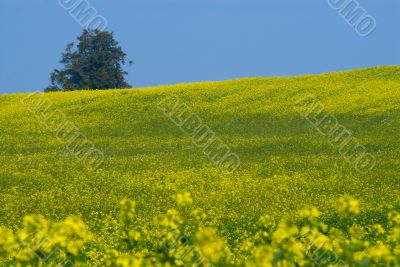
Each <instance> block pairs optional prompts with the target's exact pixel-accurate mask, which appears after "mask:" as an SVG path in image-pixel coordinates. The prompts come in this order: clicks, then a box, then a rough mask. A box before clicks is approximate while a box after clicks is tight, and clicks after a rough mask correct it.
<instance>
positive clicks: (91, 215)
mask: <svg viewBox="0 0 400 267" xmlns="http://www.w3.org/2000/svg"><path fill="white" fill-rule="evenodd" d="M309 96H314V100H313V101H314V103H320V104H321V105H322V107H323V110H322V112H323V113H324V114H330V115H332V116H333V117H335V118H336V119H337V121H338V123H339V124H340V125H342V126H343V127H345V129H347V130H349V131H350V132H351V134H352V136H353V137H355V138H356V139H357V140H358V141H359V144H360V145H362V146H363V147H365V149H366V151H367V152H368V153H369V154H370V155H372V156H373V157H374V158H375V159H376V164H375V166H373V168H372V169H371V170H370V171H368V172H366V173H362V172H360V171H359V170H357V169H356V168H355V167H354V165H352V164H350V163H349V161H348V160H346V158H345V157H344V156H343V155H342V154H341V153H340V151H338V149H337V148H335V147H334V146H332V145H331V144H330V140H329V138H328V137H327V136H326V135H322V134H321V133H319V132H318V129H316V128H315V127H313V126H312V124H311V123H310V122H309V121H308V120H307V118H306V117H304V116H303V115H304V114H303V115H302V114H301V113H299V109H298V106H299V103H303V102H302V100H304V97H309ZM166 97H169V98H167V100H166ZM171 97H173V98H171ZM44 99H45V101H47V102H43V103H47V105H48V108H49V109H48V110H47V112H49V111H53V112H57V114H64V115H65V118H64V119H65V121H67V122H69V123H70V124H71V125H75V126H76V128H74V130H73V131H74V132H75V133H81V134H82V135H81V137H80V138H83V136H85V138H86V139H85V141H88V142H90V144H93V147H95V148H96V149H98V151H100V152H101V153H102V155H104V162H103V163H102V164H101V166H100V168H99V169H98V170H97V171H95V170H93V169H91V168H88V166H87V164H86V165H85V163H84V161H83V160H82V158H81V157H80V156H79V155H78V156H77V155H75V154H74V152H73V150H71V148H68V147H66V142H65V140H66V139H63V138H62V136H63V134H64V135H65V136H66V135H68V134H67V132H68V130H67V129H66V128H65V129H62V130H61V131H59V132H58V134H59V136H58V137H57V132H55V131H51V130H49V129H50V128H52V127H53V128H52V129H53V130H54V129H55V128H57V127H56V126H57V124H56V121H54V120H53V119H51V118H50V119H48V118H47V119H46V117H45V118H42V117H41V116H43V114H44V111H45V109H44V106H42V107H41V108H38V109H36V110H35V108H34V107H35V106H34V104H32V103H38V102H35V101H34V100H38V101H43V100H44ZM171 99H178V100H177V101H179V103H180V104H182V105H187V108H186V109H185V112H186V114H190V115H193V114H196V115H197V116H198V118H200V119H201V121H202V124H203V125H205V126H207V127H209V129H211V130H212V131H213V132H214V133H215V136H216V137H218V138H219V140H221V142H223V144H225V145H226V146H227V147H228V148H229V149H230V152H231V153H232V154H234V155H237V157H238V159H240V163H239V164H238V168H237V169H235V170H234V171H233V172H232V173H227V172H223V171H221V169H220V168H218V167H216V166H215V164H213V162H212V161H211V160H210V157H209V156H207V155H204V153H203V150H202V148H201V147H199V146H196V145H195V144H194V143H193V138H192V137H193V136H192V135H190V134H187V133H184V132H183V131H182V129H181V127H179V126H177V125H176V124H175V123H174V122H173V121H172V120H171V119H170V118H168V116H166V114H164V113H165V112H164V113H163V111H162V110H163V108H162V106H163V104H165V103H166V102H165V101H170V100H171ZM299 101H300V102H299ZM160 103H161V104H160ZM304 103H305V105H308V104H307V103H308V102H307V103H306V102H304ZM160 106H161V108H160ZM36 107H37V106H36ZM296 107H297V108H296ZM399 107H400V67H377V68H370V69H362V70H355V71H348V72H340V73H329V74H323V75H308V76H298V77H283V78H250V79H238V80H232V81H223V82H205V83H193V84H181V85H173V86H161V87H155V88H144V89H129V90H109V91H81V92H67V93H49V94H44V95H43V94H39V95H34V96H29V95H28V94H14V95H2V96H0V139H1V142H0V162H1V168H0V222H1V223H2V224H4V225H6V226H9V227H14V228H16V227H18V226H19V225H20V223H21V220H22V217H23V216H24V215H27V214H32V213H40V214H43V215H44V216H45V217H47V218H50V219H54V220H60V219H63V218H65V217H66V216H67V215H69V214H77V215H80V216H82V217H83V218H84V219H85V220H86V221H87V222H88V223H89V224H91V223H94V222H95V221H96V219H97V218H101V217H102V216H105V214H111V215H113V214H116V212H118V203H119V201H120V200H121V199H122V198H124V197H128V198H132V199H135V200H136V201H137V210H138V212H139V218H140V219H142V220H147V219H149V218H152V217H153V216H155V215H157V214H158V213H159V212H160V211H165V210H166V207H170V206H172V205H173V202H174V200H173V198H172V195H174V194H176V193H179V192H190V193H191V194H192V196H193V199H194V202H195V203H196V206H197V207H199V208H201V209H203V210H205V211H207V214H208V216H209V217H210V218H213V220H214V221H215V222H217V224H218V225H219V227H220V229H226V230H228V229H235V228H237V229H241V228H243V227H245V225H247V224H249V223H251V222H254V221H256V220H257V219H258V218H259V217H260V215H261V214H265V213H268V214H271V215H274V216H277V217H279V216H282V215H285V214H291V213H294V211H295V210H297V209H298V208H300V207H303V206H304V205H314V206H317V207H318V208H320V209H321V210H322V211H324V212H325V213H324V214H325V216H327V217H329V214H330V211H331V210H332V209H333V207H334V206H335V205H336V204H337V199H338V198H339V197H340V196H342V195H344V194H349V195H352V196H354V197H356V198H358V199H359V200H360V201H361V205H362V207H363V211H364V213H363V214H362V216H368V217H369V218H370V219H373V220H379V219H380V218H381V217H382V216H383V215H384V214H386V211H387V210H388V209H391V208H393V205H394V203H399V202H398V198H399V195H398V192H399V189H400V183H399V166H400V165H399V163H400V160H399V158H400V135H399V134H398V129H400V108H399ZM164 111H165V109H164ZM168 112H170V113H168ZM171 112H172V111H171V110H170V111H167V113H168V114H171ZM168 114H167V115H168ZM60 116H62V115H60ZM60 118H61V117H60ZM46 120H47V121H46ZM49 124H50V126H49ZM81 140H83V139H81ZM73 145H74V144H71V143H68V144H67V146H73ZM86 163H87V162H86Z"/></svg>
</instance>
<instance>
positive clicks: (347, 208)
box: [339, 196, 360, 215]
mask: <svg viewBox="0 0 400 267" xmlns="http://www.w3.org/2000/svg"><path fill="white" fill-rule="evenodd" d="M339 210H340V211H341V212H343V213H344V214H346V215H357V214H359V213H360V208H359V201H358V200H357V199H355V198H352V197H350V196H344V197H341V198H340V199H339Z"/></svg>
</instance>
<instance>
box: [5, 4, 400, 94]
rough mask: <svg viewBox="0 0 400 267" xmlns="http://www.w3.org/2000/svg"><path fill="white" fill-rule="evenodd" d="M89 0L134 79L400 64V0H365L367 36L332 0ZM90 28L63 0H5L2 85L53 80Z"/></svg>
mask: <svg viewBox="0 0 400 267" xmlns="http://www.w3.org/2000/svg"><path fill="white" fill-rule="evenodd" d="M60 1H61V0H60ZM64 1H70V0H64ZM88 1H89V2H90V3H91V4H92V5H93V6H94V7H95V8H96V10H97V11H98V13H99V14H101V15H103V16H104V17H105V18H106V19H107V21H108V28H107V29H108V30H109V31H113V32H114V34H115V37H116V39H117V40H118V41H119V42H120V44H121V46H122V47H123V49H124V51H125V52H126V53H127V54H128V58H129V59H132V60H134V62H135V64H134V65H133V66H132V67H129V68H128V67H127V71H129V75H128V77H127V80H128V82H129V83H131V84H132V85H133V86H134V87H144V86H152V85H159V84H172V83H182V82H192V81H206V80H225V79H231V78H237V77H250V76H251V77H254V76H277V75H294V74H304V73H321V72H328V71H338V70H347V69H354V68H361V67H369V66H376V65H400V0H358V2H359V3H360V5H361V6H363V7H364V8H365V10H366V11H367V12H368V14H369V15H371V16H373V17H374V18H375V19H376V23H377V27H376V30H375V31H374V32H373V33H372V34H370V35H369V36H368V37H360V36H359V35H357V33H356V31H355V29H354V28H352V27H350V26H349V25H348V23H347V22H346V21H345V20H344V19H343V18H342V17H341V16H339V14H338V11H336V10H333V9H332V8H331V7H330V6H329V4H328V1H327V0H240V1H239V0H141V1H139V0H113V1H111V0H88ZM336 1H337V0H336ZM81 31H82V27H81V26H80V25H79V23H77V22H76V21H75V20H74V18H73V17H72V16H71V15H70V14H69V13H68V11H66V10H64V9H63V8H62V7H61V5H60V4H59V1H58V0H0V38H1V39H0V40H1V42H0V59H1V61H0V93H11V92H24V91H35V90H42V89H43V88H44V87H46V86H47V85H48V84H49V73H50V72H51V71H52V70H53V69H54V68H56V67H59V65H58V61H59V59H60V56H61V53H62V52H63V50H64V49H65V47H66V44H67V43H69V42H71V41H74V40H75V39H76V37H77V36H78V35H79V34H80V33H81Z"/></svg>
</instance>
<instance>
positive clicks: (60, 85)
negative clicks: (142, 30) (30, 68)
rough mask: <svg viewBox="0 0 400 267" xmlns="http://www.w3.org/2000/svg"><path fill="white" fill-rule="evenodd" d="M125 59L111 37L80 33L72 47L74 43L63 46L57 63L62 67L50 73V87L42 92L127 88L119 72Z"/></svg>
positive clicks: (101, 32) (100, 33)
mask: <svg viewBox="0 0 400 267" xmlns="http://www.w3.org/2000/svg"><path fill="white" fill-rule="evenodd" d="M125 57H126V54H125V53H124V52H123V51H122V48H121V47H120V46H119V45H118V42H117V41H116V40H114V37H113V34H112V33H109V32H103V31H99V30H84V31H83V33H82V35H81V36H80V37H78V44H77V46H76V47H75V45H74V43H70V44H68V45H67V48H66V50H65V52H64V53H63V55H62V58H61V60H60V63H61V64H63V65H64V67H63V69H61V70H58V69H56V70H54V72H53V73H51V75H50V80H51V85H50V86H49V87H47V88H46V89H45V90H44V91H45V92H51V91H73V90H81V89H92V90H95V89H112V88H128V87H131V86H130V85H129V84H128V83H127V82H126V81H125V78H124V77H125V75H127V72H125V71H124V70H123V69H122V66H123V65H124V64H125Z"/></svg>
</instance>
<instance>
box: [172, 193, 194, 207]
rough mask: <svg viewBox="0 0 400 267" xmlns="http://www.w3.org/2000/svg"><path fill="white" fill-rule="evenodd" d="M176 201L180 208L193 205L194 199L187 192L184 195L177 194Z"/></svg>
mask: <svg viewBox="0 0 400 267" xmlns="http://www.w3.org/2000/svg"><path fill="white" fill-rule="evenodd" d="M175 200H176V203H177V204H178V205H179V206H184V205H191V204H192V203H193V199H192V197H191V195H190V193H188V192H185V193H183V194H177V195H176V196H175Z"/></svg>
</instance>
